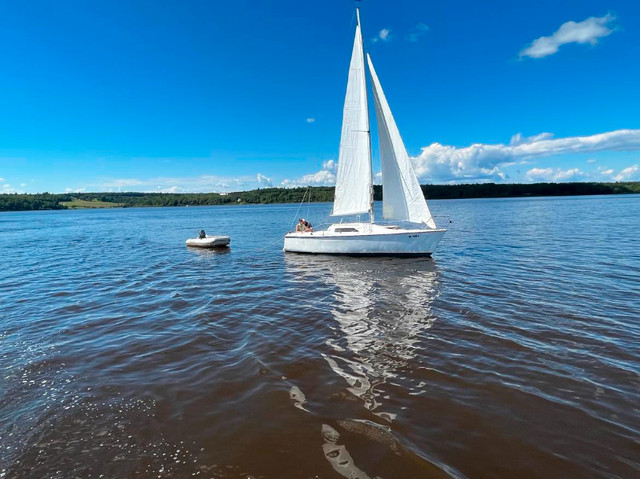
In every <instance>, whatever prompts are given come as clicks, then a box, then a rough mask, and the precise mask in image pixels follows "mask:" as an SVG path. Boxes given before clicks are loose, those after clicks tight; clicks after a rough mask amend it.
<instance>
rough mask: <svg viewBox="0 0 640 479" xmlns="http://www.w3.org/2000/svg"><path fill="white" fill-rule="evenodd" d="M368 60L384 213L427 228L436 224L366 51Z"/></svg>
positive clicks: (390, 217)
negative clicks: (375, 119) (375, 120)
mask: <svg viewBox="0 0 640 479" xmlns="http://www.w3.org/2000/svg"><path fill="white" fill-rule="evenodd" d="M367 61H368V63H369V72H370V74H371V79H372V83H373V96H374V100H375V106H376V118H377V121H378V138H379V142H380V163H381V165H382V189H383V201H382V213H383V217H384V218H385V219H395V220H400V221H410V222H412V223H424V224H426V225H427V226H429V227H430V228H436V224H435V221H434V220H433V218H432V216H431V211H429V207H428V206H427V202H426V200H425V199H424V194H423V193H422V189H421V188H420V183H419V182H418V178H417V176H416V174H415V171H414V169H413V166H412V165H411V160H410V159H409V155H408V154H407V150H406V148H405V147H404V143H403V141H402V137H401V136H400V131H399V130H398V127H397V126H396V122H395V121H394V119H393V115H392V114H391V109H390V108H389V104H388V103H387V99H386V97H385V95H384V92H383V91H382V86H381V85H380V81H379V80H378V76H377V75H376V71H375V69H374V68H373V63H372V61H371V57H370V56H369V54H367Z"/></svg>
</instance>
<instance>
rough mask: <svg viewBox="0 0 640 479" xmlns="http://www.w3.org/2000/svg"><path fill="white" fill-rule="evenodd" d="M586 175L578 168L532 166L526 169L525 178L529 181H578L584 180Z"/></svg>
mask: <svg viewBox="0 0 640 479" xmlns="http://www.w3.org/2000/svg"><path fill="white" fill-rule="evenodd" d="M587 176H588V175H587V174H586V173H585V172H584V171H582V170H580V169H578V168H571V169H568V170H563V169H561V168H555V169H554V168H532V169H530V170H529V171H527V178H529V179H530V180H531V181H547V182H548V181H578V180H584V179H585V178H586V177H587Z"/></svg>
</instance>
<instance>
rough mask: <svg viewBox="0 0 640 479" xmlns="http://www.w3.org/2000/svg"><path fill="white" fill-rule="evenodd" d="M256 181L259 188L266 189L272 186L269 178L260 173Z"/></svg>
mask: <svg viewBox="0 0 640 479" xmlns="http://www.w3.org/2000/svg"><path fill="white" fill-rule="evenodd" d="M257 180H258V183H259V184H260V186H268V187H272V186H273V183H272V182H271V178H267V177H266V176H265V175H263V174H262V173H258V176H257Z"/></svg>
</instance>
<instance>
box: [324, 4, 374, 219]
mask: <svg viewBox="0 0 640 479" xmlns="http://www.w3.org/2000/svg"><path fill="white" fill-rule="evenodd" d="M356 15H357V19H358V24H357V25H356V31H355V38H354V41H353V50H352V54H351V63H350V65H349V77H348V81H347V91H346V95H345V101H344V109H343V116H342V133H341V136H340V154H339V156H338V171H337V175H336V190H335V198H334V202H333V212H332V214H331V215H332V216H349V215H359V214H362V213H369V216H370V219H371V220H373V188H372V182H373V181H372V180H373V172H372V162H371V132H370V125H369V111H368V102H367V80H366V65H365V59H364V48H363V45H362V43H363V42H362V33H361V30H360V12H359V10H358V9H356Z"/></svg>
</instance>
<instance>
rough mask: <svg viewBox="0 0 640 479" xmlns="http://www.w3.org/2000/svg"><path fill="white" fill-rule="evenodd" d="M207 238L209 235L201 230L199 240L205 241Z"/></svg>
mask: <svg viewBox="0 0 640 479" xmlns="http://www.w3.org/2000/svg"><path fill="white" fill-rule="evenodd" d="M206 237H207V233H205V232H204V230H200V233H198V238H200V239H205V238H206Z"/></svg>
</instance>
